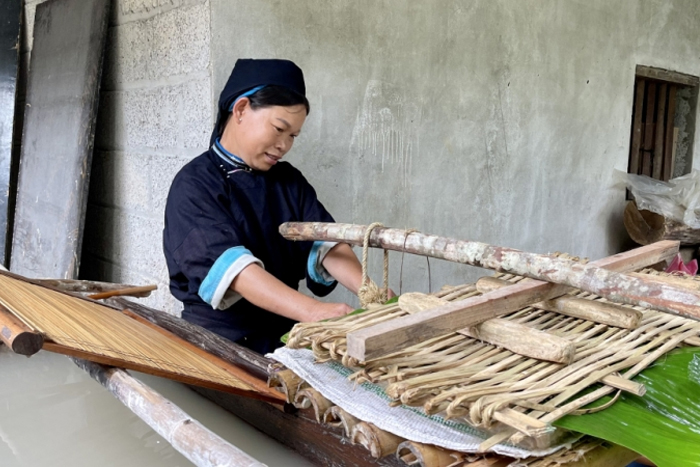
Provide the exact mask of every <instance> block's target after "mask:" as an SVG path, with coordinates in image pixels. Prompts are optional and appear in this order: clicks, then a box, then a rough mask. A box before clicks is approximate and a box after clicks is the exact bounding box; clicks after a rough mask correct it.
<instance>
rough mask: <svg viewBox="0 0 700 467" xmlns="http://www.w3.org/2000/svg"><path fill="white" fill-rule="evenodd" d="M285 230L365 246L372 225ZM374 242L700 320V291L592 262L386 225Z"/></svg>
mask: <svg viewBox="0 0 700 467" xmlns="http://www.w3.org/2000/svg"><path fill="white" fill-rule="evenodd" d="M279 230H280V233H281V234H282V236H284V237H285V238H287V239H289V240H306V241H317V240H320V241H335V242H346V243H350V244H355V245H359V244H362V241H363V239H364V235H365V232H366V230H367V226H364V225H356V224H337V223H324V222H288V223H285V224H282V225H281V226H280V229H279ZM369 244H370V246H373V247H378V248H383V249H385V250H396V251H405V252H408V253H414V254H418V255H424V256H431V257H434V258H440V259H444V260H447V261H453V262H457V263H463V264H469V265H472V266H479V267H483V268H487V269H493V270H496V271H501V272H506V273H510V274H515V275H519V276H525V277H530V278H533V279H538V280H541V281H546V282H551V283H554V284H561V285H566V286H570V287H574V288H577V289H581V290H584V291H586V292H590V293H593V294H596V295H599V296H601V297H604V298H606V299H608V300H610V301H613V302H619V303H626V304H630V305H637V306H641V307H644V308H654V309H657V310H659V311H664V312H666V313H672V314H676V315H680V316H683V317H686V318H691V319H695V320H700V292H697V291H691V290H681V289H679V288H677V287H672V286H669V285H666V284H662V283H659V282H658V281H653V280H649V279H646V278H643V277H633V276H630V275H627V274H620V273H618V272H614V271H610V270H606V269H603V268H600V267H596V266H593V265H591V264H581V263H578V262H576V261H572V260H569V259H564V258H557V257H553V256H547V255H541V254H536V253H528V252H524V251H520V250H514V249H512V248H505V247H499V246H494V245H489V244H486V243H481V242H474V241H467V240H457V239H453V238H448V237H439V236H437V235H427V234H422V233H419V232H408V231H406V230H402V229H390V228H384V227H379V228H375V229H374V230H373V231H372V233H371V235H370V238H369ZM676 245H677V244H676ZM676 248H677V246H676Z"/></svg>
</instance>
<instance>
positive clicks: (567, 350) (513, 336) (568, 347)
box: [457, 318, 576, 365]
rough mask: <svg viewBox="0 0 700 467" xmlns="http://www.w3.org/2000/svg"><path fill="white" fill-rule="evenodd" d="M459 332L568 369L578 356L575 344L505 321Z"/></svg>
mask: <svg viewBox="0 0 700 467" xmlns="http://www.w3.org/2000/svg"><path fill="white" fill-rule="evenodd" d="M457 332H459V333H460V334H464V335H466V336H469V337H473V338H474V339H479V340H481V341H484V342H487V343H489V344H492V345H495V346H497V347H503V348H504V349H508V350H510V351H511V352H513V353H517V354H518V355H523V356H525V357H530V358H536V359H538V360H546V361H548V362H556V363H564V364H567V365H568V364H569V363H571V362H573V361H574V356H575V355H576V345H575V344H574V343H573V342H569V341H567V340H566V339H563V338H561V337H559V336H555V335H554V334H549V333H548V332H544V331H540V330H538V329H534V328H531V327H529V326H526V325H524V324H520V323H514V322H513V321H508V320H505V319H498V318H495V319H490V320H488V321H484V322H483V323H481V324H478V325H476V326H471V327H468V328H465V329H461V330H459V331H457Z"/></svg>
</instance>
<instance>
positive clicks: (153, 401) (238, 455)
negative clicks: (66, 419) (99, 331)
mask: <svg viewBox="0 0 700 467" xmlns="http://www.w3.org/2000/svg"><path fill="white" fill-rule="evenodd" d="M73 362H75V364H76V365H78V366H79V367H80V368H82V369H83V370H85V371H86V372H87V373H88V374H90V376H92V378H93V379H94V380H95V381H97V382H99V383H100V384H101V385H102V386H104V387H105V388H107V390H108V391H109V392H111V393H112V395H114V397H116V398H117V399H118V400H119V401H120V402H121V403H122V404H124V405H125V406H127V407H128V408H129V410H131V411H132V412H134V413H135V414H136V415H137V416H138V417H139V418H140V419H141V420H143V421H144V422H146V424H147V425H148V426H150V427H151V428H153V430H155V431H156V433H158V434H159V435H161V436H162V437H163V438H165V440H166V441H167V442H168V443H170V444H171V445H172V446H173V448H175V450H176V451H178V452H179V453H181V454H182V455H183V456H185V457H186V458H187V459H188V460H189V461H190V462H192V463H193V464H194V465H196V466H198V467H214V466H221V467H226V466H230V467H234V466H236V467H237V466H245V467H263V466H264V464H262V463H260V462H258V461H257V460H255V459H254V458H252V457H250V456H249V455H248V454H246V453H245V452H243V451H241V450H240V449H238V448H237V447H236V446H233V445H232V444H230V443H228V442H227V441H225V440H224V439H222V438H220V437H219V436H218V435H216V434H215V433H213V432H211V431H209V430H208V429H207V428H205V427H204V426H203V425H202V424H201V423H199V422H198V421H197V420H193V419H192V418H191V417H190V416H189V415H188V414H187V413H185V412H184V411H183V410H182V409H180V408H179V407H178V406H176V405H175V404H173V403H172V402H171V401H169V400H168V399H166V398H164V397H163V396H162V395H160V394H159V393H157V392H156V391H154V390H153V389H151V388H149V387H148V386H146V385H145V384H143V383H141V382H140V381H138V380H136V379H134V378H133V377H131V376H130V375H129V374H128V373H127V372H125V371H124V370H120V369H118V368H106V367H104V366H102V365H98V364H97V363H93V362H88V361H86V360H80V359H76V358H74V359H73Z"/></svg>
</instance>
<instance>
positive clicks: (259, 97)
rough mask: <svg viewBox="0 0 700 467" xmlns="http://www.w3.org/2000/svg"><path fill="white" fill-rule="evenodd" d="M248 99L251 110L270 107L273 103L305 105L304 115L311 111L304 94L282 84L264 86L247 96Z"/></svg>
mask: <svg viewBox="0 0 700 467" xmlns="http://www.w3.org/2000/svg"><path fill="white" fill-rule="evenodd" d="M248 100H250V107H251V108H252V109H253V110H258V109H261V108H264V107H272V106H274V105H280V106H282V107H291V106H293V105H299V104H303V105H304V107H306V115H309V112H310V111H311V107H310V106H309V101H308V99H306V97H305V96H302V95H301V94H299V93H298V92H296V91H292V90H291V89H289V88H286V87H284V86H276V85H269V86H265V87H264V88H262V89H261V90H260V91H258V92H256V93H255V94H253V95H252V96H248Z"/></svg>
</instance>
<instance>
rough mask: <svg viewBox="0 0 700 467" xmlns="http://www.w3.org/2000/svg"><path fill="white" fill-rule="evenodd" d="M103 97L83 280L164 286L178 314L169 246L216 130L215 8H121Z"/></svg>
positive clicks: (183, 0) (167, 3)
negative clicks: (168, 213) (187, 167)
mask: <svg viewBox="0 0 700 467" xmlns="http://www.w3.org/2000/svg"><path fill="white" fill-rule="evenodd" d="M113 7H114V8H113V10H114V11H113V14H112V19H111V24H110V28H109V37H108V40H107V51H106V56H105V68H104V76H103V80H102V88H101V93H100V108H99V115H98V122H97V130H96V137H95V138H96V139H95V154H94V159H93V167H92V175H91V183H90V198H89V206H88V212H87V218H86V226H85V240H84V246H83V254H82V267H81V277H83V278H90V279H102V280H109V281H114V282H124V283H131V284H139V285H141V284H146V283H155V284H158V286H159V290H158V291H157V292H155V293H154V294H153V296H152V297H151V298H149V299H146V300H145V301H144V303H145V304H148V305H151V306H156V307H159V308H161V309H167V310H169V311H172V312H177V311H179V309H180V308H181V307H180V305H179V302H177V301H176V300H175V299H174V298H173V297H172V296H171V295H170V292H169V290H168V285H167V284H168V275H167V270H166V266H165V260H164V259H163V254H162V247H161V244H162V243H161V238H162V234H161V231H162V228H163V209H164V206H165V199H166V196H167V192H168V189H169V187H170V182H171V181H172V179H173V177H174V176H175V173H176V172H177V171H178V170H179V169H180V167H182V165H184V164H185V163H186V162H188V161H189V160H191V159H192V158H193V157H195V156H196V155H198V154H199V153H201V152H202V149H203V148H206V146H207V143H208V141H209V134H210V130H211V128H210V127H211V120H212V117H211V115H212V108H211V106H210V102H211V78H210V77H211V67H210V53H209V44H210V21H209V18H210V4H209V2H208V1H204V0H115V1H114V2H113Z"/></svg>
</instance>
